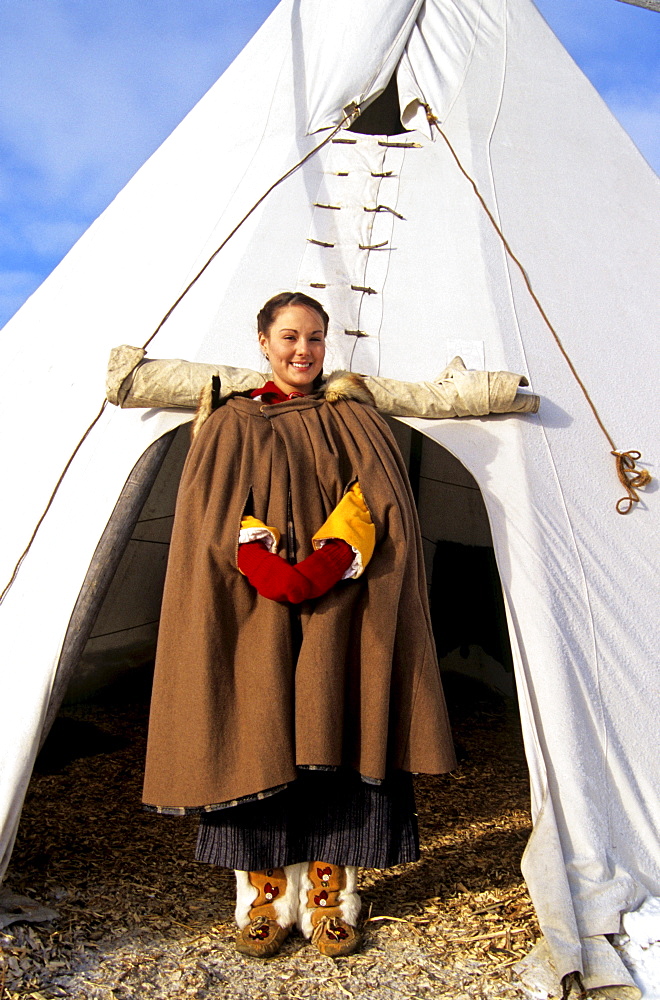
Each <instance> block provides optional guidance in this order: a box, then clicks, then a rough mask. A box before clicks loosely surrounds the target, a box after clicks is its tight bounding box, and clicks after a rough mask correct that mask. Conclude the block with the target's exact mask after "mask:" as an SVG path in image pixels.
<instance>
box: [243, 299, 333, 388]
mask: <svg viewBox="0 0 660 1000" xmlns="http://www.w3.org/2000/svg"><path fill="white" fill-rule="evenodd" d="M259 343H260V344H261V349H262V351H263V352H264V354H265V355H266V357H267V358H268V360H269V361H270V366H271V368H272V370H273V382H274V383H275V385H276V386H277V388H278V389H281V390H282V392H285V393H286V394H287V395H288V394H289V393H291V392H301V393H303V394H304V395H307V394H308V393H310V392H311V391H312V384H313V382H314V379H315V378H316V376H317V375H320V373H321V371H322V370H323V359H324V357H325V329H324V324H323V320H322V318H321V316H320V315H319V314H318V313H317V312H316V310H315V309H310V307H309V306H305V305H301V304H297V305H291V306H285V307H283V308H282V309H279V310H278V312H277V313H276V315H275V319H274V320H273V322H272V323H271V325H270V327H269V328H268V332H267V333H260V334H259Z"/></svg>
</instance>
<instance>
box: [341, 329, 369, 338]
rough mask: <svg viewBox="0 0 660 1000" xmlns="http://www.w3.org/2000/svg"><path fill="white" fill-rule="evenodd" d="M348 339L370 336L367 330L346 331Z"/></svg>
mask: <svg viewBox="0 0 660 1000" xmlns="http://www.w3.org/2000/svg"><path fill="white" fill-rule="evenodd" d="M344 333H345V334H346V336H347V337H368V336H369V334H368V333H367V332H366V331H365V330H344Z"/></svg>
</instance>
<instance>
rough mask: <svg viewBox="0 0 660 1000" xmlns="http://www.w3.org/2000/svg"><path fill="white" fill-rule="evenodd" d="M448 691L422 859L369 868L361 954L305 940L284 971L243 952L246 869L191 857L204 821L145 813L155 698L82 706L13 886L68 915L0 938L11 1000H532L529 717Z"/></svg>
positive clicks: (460, 690) (48, 765)
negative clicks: (336, 952)
mask: <svg viewBox="0 0 660 1000" xmlns="http://www.w3.org/2000/svg"><path fill="white" fill-rule="evenodd" d="M449 688H450V690H449V700H450V707H451V710H452V717H453V720H454V728H455V738H456V743H457V745H458V748H459V757H460V763H459V766H458V768H457V770H456V771H455V772H454V773H452V774H451V775H443V776H440V777H421V778H419V779H417V794H418V807H419V819H420V832H421V839H422V845H423V846H422V857H421V859H420V860H419V861H418V862H417V863H415V864H411V865H404V866H401V867H399V868H396V869H390V870H388V871H377V870H364V871H362V873H361V893H362V899H363V903H364V912H363V918H364V920H365V923H364V947H363V949H362V951H361V952H360V953H359V954H357V955H353V956H350V957H349V958H344V959H338V960H332V959H326V958H323V957H322V956H320V955H319V954H318V952H316V951H315V949H313V948H312V946H310V945H309V944H308V943H307V942H305V941H304V940H303V939H302V938H300V937H299V936H297V935H296V936H292V937H291V938H290V939H289V940H288V941H287V942H286V944H285V946H284V948H283V950H282V952H281V953H280V954H279V955H278V956H277V957H275V958H273V959H271V960H269V961H265V962H259V961H256V960H250V959H246V958H243V957H241V956H239V955H238V954H237V953H236V952H235V951H234V949H233V938H234V933H235V930H234V926H233V920H232V910H233V902H234V881H233V875H232V873H231V872H227V871H224V870H219V869H214V868H212V867H210V866H207V865H202V864H198V863H196V862H195V861H193V860H192V855H193V848H194V841H195V835H196V823H195V821H194V819H175V818H165V817H158V816H153V815H149V814H147V813H144V812H142V811H141V809H140V804H139V802H140V785H141V778H142V762H143V758H144V744H145V733H146V703H145V701H144V699H141V700H138V701H137V702H136V701H132V702H127V701H126V700H125V697H124V698H117V697H115V698H114V699H113V698H109V699H106V700H105V701H104V702H103V703H102V704H97V705H85V706H76V707H70V708H67V709H66V710H65V712H64V713H63V717H60V720H59V721H58V731H59V737H58V738H59V740H60V742H59V744H58V743H57V741H55V743H54V744H53V745H52V748H51V750H50V751H49V753H50V757H46V758H44V760H45V763H44V762H43V761H42V773H35V775H34V777H33V780H32V783H31V785H30V789H29V792H28V796H27V801H26V804H25V810H24V813H23V819H22V822H21V828H20V831H19V836H18V841H17V844H16V849H15V853H14V857H13V860H12V864H11V867H10V870H9V872H8V875H7V879H6V884H7V885H8V886H9V887H10V888H11V889H12V890H14V891H15V892H17V893H21V894H23V895H27V896H30V897H32V898H36V899H39V900H40V901H42V902H43V903H45V904H46V905H47V906H50V907H53V908H54V909H56V910H57V911H58V912H59V914H60V918H59V920H58V921H55V922H53V923H50V924H33V925H30V924H23V923H15V924H12V925H11V926H9V927H8V928H5V930H4V931H1V932H0V943H1V945H2V961H1V963H0V998H1V1000H15V998H19V997H20V998H32V1000H53V998H56V997H69V998H74V1000H130V998H133V997H141V998H153V1000H165V998H175V997H176V998H179V997H181V998H183V997H195V998H198V1000H206V998H211V997H223V998H227V1000H231V998H239V997H240V998H244V997H249V998H254V1000H261V998H266V997H268V998H270V997H273V996H275V997H277V996H286V997H290V998H292V1000H296V998H306V997H328V998H335V997H336V998H342V997H356V998H365V1000H366V998H367V997H368V998H369V1000H385V998H387V1000H395V998H398V997H415V998H423V997H427V996H428V997H434V998H435V997H447V998H450V1000H463V998H468V997H469V998H471V1000H475V998H477V1000H478V998H489V1000H490V998H498V1000H506V998H523V997H528V996H529V994H528V993H527V991H525V990H524V988H523V987H522V986H521V985H520V984H519V983H518V982H517V981H516V979H515V974H514V973H513V970H512V967H513V965H514V964H515V963H516V962H517V961H518V960H519V959H520V958H521V957H522V956H523V955H524V954H526V953H527V952H528V951H529V949H530V947H531V946H532V944H533V943H534V941H535V940H536V939H537V937H538V925H537V923H536V919H535V915H534V911H533V908H532V905H531V902H530V899H529V896H528V894H527V891H526V889H525V886H524V883H523V881H522V878H521V875H520V858H521V855H522V852H523V848H524V845H525V842H526V840H527V837H528V835H529V832H530V818H529V807H528V800H529V790H528V776H527V768H526V765H525V760H524V754H523V750H522V744H521V738H520V730H519V718H518V713H517V711H516V707H515V705H514V704H513V703H511V702H508V703H505V702H504V701H500V700H499V699H497V698H493V697H492V696H490V697H485V696H484V693H483V691H482V690H481V689H479V688H478V687H476V686H473V685H470V684H468V685H467V688H466V687H465V684H464V683H460V684H458V683H457V684H454V685H451V684H450V685H449ZM67 733H68V734H69V738H70V739H71V740H72V741H73V743H74V748H73V749H72V750H71V751H70V752H69V751H67V748H66V746H64V744H63V743H62V740H63V739H65V738H66V735H67ZM80 752H85V753H88V754H90V755H89V756H84V757H75V756H74V754H76V753H80ZM44 772H45V773H44Z"/></svg>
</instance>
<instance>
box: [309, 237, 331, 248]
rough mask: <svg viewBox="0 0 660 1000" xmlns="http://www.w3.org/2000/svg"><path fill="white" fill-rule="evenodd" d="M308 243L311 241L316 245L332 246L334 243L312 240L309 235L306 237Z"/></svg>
mask: <svg viewBox="0 0 660 1000" xmlns="http://www.w3.org/2000/svg"><path fill="white" fill-rule="evenodd" d="M307 242H308V243H313V244H314V246H316V247H333V246H334V243H326V242H325V241H324V240H313V239H312V238H311V236H308V237H307Z"/></svg>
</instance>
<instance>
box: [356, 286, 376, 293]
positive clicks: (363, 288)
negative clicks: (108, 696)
mask: <svg viewBox="0 0 660 1000" xmlns="http://www.w3.org/2000/svg"><path fill="white" fill-rule="evenodd" d="M351 288H352V289H353V291H354V292H364V293H365V295H377V294H378V292H377V291H376V289H375V288H369V287H368V286H367V285H351Z"/></svg>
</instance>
